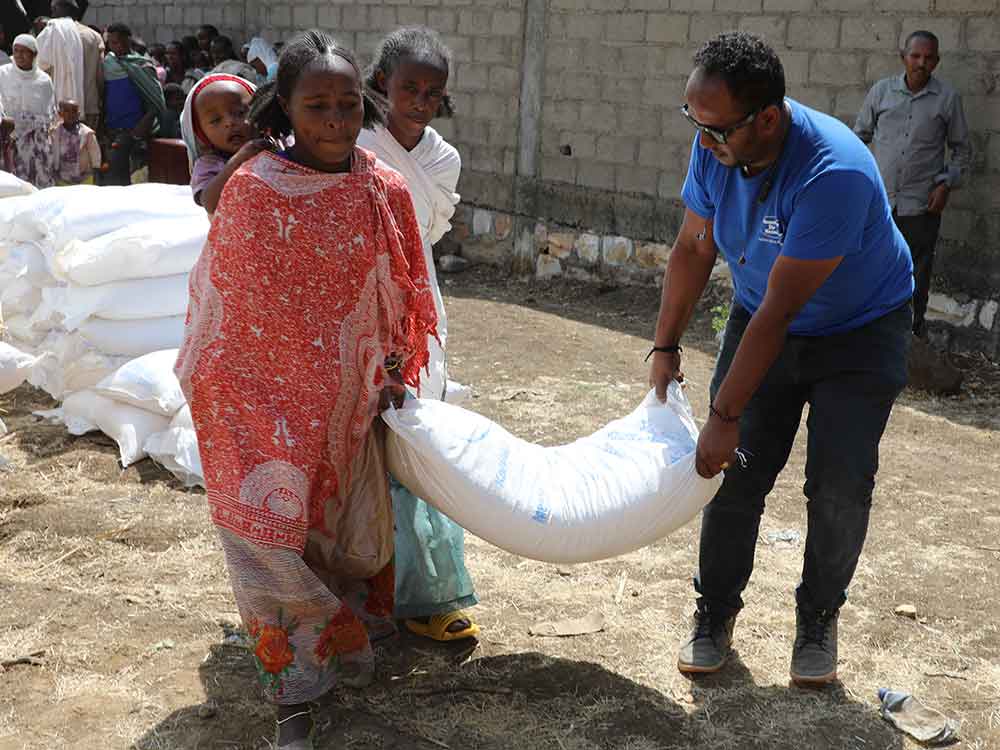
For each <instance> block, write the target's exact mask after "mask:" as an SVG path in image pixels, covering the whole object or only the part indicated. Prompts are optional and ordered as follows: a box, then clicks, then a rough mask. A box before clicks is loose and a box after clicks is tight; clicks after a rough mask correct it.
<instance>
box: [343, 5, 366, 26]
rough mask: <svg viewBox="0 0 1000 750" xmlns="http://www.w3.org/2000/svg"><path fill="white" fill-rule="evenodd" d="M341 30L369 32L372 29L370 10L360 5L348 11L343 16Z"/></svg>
mask: <svg viewBox="0 0 1000 750" xmlns="http://www.w3.org/2000/svg"><path fill="white" fill-rule="evenodd" d="M341 28H342V29H343V30H344V31H367V30H368V29H369V28H370V26H369V25H368V8H366V7H365V6H363V5H358V6H355V7H353V8H351V9H350V10H348V11H347V13H344V14H343V18H342V20H341Z"/></svg>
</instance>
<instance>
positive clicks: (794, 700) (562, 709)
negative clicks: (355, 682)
mask: <svg viewBox="0 0 1000 750" xmlns="http://www.w3.org/2000/svg"><path fill="white" fill-rule="evenodd" d="M431 648H433V647H431ZM460 648H461V647H460ZM455 654H456V652H455V651H454V650H452V651H450V652H448V651H433V652H432V651H428V650H426V649H425V648H420V647H415V646H414V645H413V644H412V643H407V642H406V641H405V640H404V641H403V642H397V643H396V644H395V645H394V646H392V647H390V650H383V651H382V652H381V656H382V657H383V658H382V662H381V666H380V670H379V677H378V680H377V682H376V684H375V685H373V686H372V687H371V688H369V689H367V690H362V691H342V692H336V691H335V693H333V694H331V695H330V696H328V697H325V698H324V699H322V700H321V701H320V702H319V703H318V704H316V705H315V706H314V715H315V716H316V717H317V722H318V726H319V727H320V732H319V736H318V737H317V741H316V747H317V748H318V749H320V750H333V749H334V748H338V749H339V748H352V749H355V750H375V749H376V748H380V749H382V750H433V749H434V748H474V749H475V750H501V749H502V750H598V749H600V750H654V749H656V750H659V749H664V750H675V749H676V750H680V749H681V748H692V749H695V750H702V749H704V750H707V749H708V748H713V749H716V748H738V749H739V750H758V749H759V750H764V749H765V748H766V749H767V750H799V749H800V748H803V747H808V748H811V749H814V750H826V749H829V750H834V749H836V750H842V749H844V748H868V749H870V748H873V747H877V748H880V750H896V749H901V748H902V743H901V741H900V739H899V737H898V736H897V735H895V734H894V733H893V732H892V730H891V729H890V728H889V727H888V726H887V725H886V724H885V723H884V722H883V721H882V720H881V719H880V718H879V717H878V715H877V713H876V712H875V710H874V709H873V708H872V707H871V706H866V705H864V704H862V703H858V702H856V701H854V700H853V699H852V698H850V697H849V696H848V695H847V694H846V692H845V691H844V690H842V689H840V688H839V687H834V688H831V689H829V690H825V691H803V690H799V689H796V688H793V687H788V688H786V687H783V686H767V687H761V686H758V685H756V684H755V683H754V681H753V678H752V676H751V675H750V672H749V670H747V668H746V667H745V666H744V665H743V663H742V662H741V661H740V660H739V657H738V655H736V656H735V657H734V659H733V661H732V663H730V664H729V665H728V667H727V669H726V670H725V672H724V673H723V674H721V675H718V676H714V677H709V678H702V679H700V680H698V681H693V682H692V684H691V692H690V695H689V696H686V697H685V699H684V702H685V703H687V704H688V705H687V707H686V708H685V706H683V705H682V704H681V703H680V702H678V701H675V700H673V699H672V698H671V697H669V696H668V695H666V694H665V693H662V692H659V691H657V690H654V689H651V688H649V687H646V686H644V685H640V684H638V683H636V682H634V681H632V680H630V679H627V678H626V677H623V676H622V675H619V674H615V673H613V672H611V671H609V670H607V669H605V668H604V667H602V666H600V665H598V664H594V663H591V662H585V661H574V660H569V659H562V658H555V657H551V656H546V655H544V654H540V653H531V652H529V653H520V654H506V655H498V656H491V657H485V658H480V659H474V660H471V661H466V662H465V663H459V662H458V661H456V658H455ZM636 658H641V657H639V656H637V657H636ZM199 674H200V677H201V681H202V683H203V685H204V688H205V694H206V700H205V703H203V704H199V705H194V706H188V707H185V708H183V709H181V710H178V711H175V712H174V713H172V714H171V715H170V716H168V717H167V718H166V719H164V720H163V721H161V722H160V723H159V724H158V725H157V726H155V727H153V728H152V729H150V730H149V731H148V732H147V733H146V734H145V735H144V736H143V737H142V738H141V739H140V740H138V741H137V742H136V743H135V744H134V745H133V747H132V750H168V749H170V750H173V749H174V748H177V749H178V750H179V749H180V748H185V749H190V750H195V749H200V748H205V749H207V748H218V747H226V748H234V749H235V748H243V749H246V750H250V749H253V750H261V749H262V748H266V747H269V741H270V739H271V738H273V709H272V708H271V707H270V706H269V705H267V704H265V703H264V702H263V701H262V700H261V699H260V698H258V697H257V692H256V687H255V684H256V682H255V681H256V678H255V673H254V668H253V665H252V662H251V656H250V653H249V652H248V651H247V650H245V649H243V648H240V647H235V646H225V645H216V646H213V647H212V649H211V651H210V653H209V654H208V656H207V657H206V658H205V660H204V661H203V662H202V664H201V666H200V667H199Z"/></svg>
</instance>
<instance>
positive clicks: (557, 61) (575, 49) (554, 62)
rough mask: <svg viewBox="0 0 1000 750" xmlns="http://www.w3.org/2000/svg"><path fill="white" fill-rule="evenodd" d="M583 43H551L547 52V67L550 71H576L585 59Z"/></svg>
mask: <svg viewBox="0 0 1000 750" xmlns="http://www.w3.org/2000/svg"><path fill="white" fill-rule="evenodd" d="M582 53H583V42H580V41H564V42H550V43H549V44H548V47H547V48H546V50H545V67H546V69H548V70H576V69H577V68H579V67H580V63H581V60H582V57H583V54H582Z"/></svg>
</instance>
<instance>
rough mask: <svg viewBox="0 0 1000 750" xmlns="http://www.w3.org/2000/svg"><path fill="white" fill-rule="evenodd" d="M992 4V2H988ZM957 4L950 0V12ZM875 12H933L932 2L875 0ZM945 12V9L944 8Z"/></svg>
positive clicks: (922, 0) (990, 0) (927, 0)
mask: <svg viewBox="0 0 1000 750" xmlns="http://www.w3.org/2000/svg"><path fill="white" fill-rule="evenodd" d="M988 1H989V2H992V0H988ZM954 5H955V3H954V2H952V0H948V10H956V8H954ZM875 10H877V11H879V12H880V13H891V12H893V11H901V10H902V11H910V12H911V13H927V12H928V11H930V10H931V0H875ZM942 10H944V8H942Z"/></svg>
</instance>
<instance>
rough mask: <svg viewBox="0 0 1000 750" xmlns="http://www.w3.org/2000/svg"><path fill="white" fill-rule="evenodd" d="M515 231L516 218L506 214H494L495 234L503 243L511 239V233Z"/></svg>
mask: <svg viewBox="0 0 1000 750" xmlns="http://www.w3.org/2000/svg"><path fill="white" fill-rule="evenodd" d="M513 229H514V217H513V216H511V215H510V214H504V213H494V214H493V234H494V236H495V237H496V238H497V239H498V240H500V241H503V240H505V239H507V238H508V237H510V233H511V231H513Z"/></svg>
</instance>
